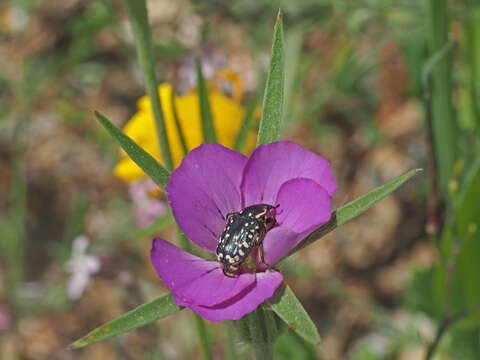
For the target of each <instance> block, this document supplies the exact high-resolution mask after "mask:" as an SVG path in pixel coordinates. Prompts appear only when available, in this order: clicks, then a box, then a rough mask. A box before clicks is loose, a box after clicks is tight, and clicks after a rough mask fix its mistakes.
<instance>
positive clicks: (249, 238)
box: [216, 204, 278, 277]
mask: <svg viewBox="0 0 480 360" xmlns="http://www.w3.org/2000/svg"><path fill="white" fill-rule="evenodd" d="M277 207H278V206H272V205H266V204H258V205H252V206H249V207H246V208H245V209H243V210H242V211H240V212H234V213H231V214H228V215H227V218H226V221H227V223H226V225H225V230H224V231H223V233H222V235H221V236H220V239H219V241H218V245H217V250H216V254H217V259H218V261H219V262H220V263H221V264H222V266H223V273H224V274H225V275H226V276H229V277H234V276H236V274H237V273H238V271H239V270H240V266H241V265H242V263H243V262H244V261H245V259H246V258H247V257H248V255H249V254H250V252H251V251H252V249H253V248H254V247H256V246H258V249H259V255H260V260H261V261H262V263H265V261H264V258H263V239H264V238H265V235H266V233H267V231H268V230H270V229H271V228H272V227H273V226H275V224H276V220H275V209H276V208H277Z"/></svg>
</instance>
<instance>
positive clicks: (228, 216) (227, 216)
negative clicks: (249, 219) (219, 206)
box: [222, 211, 239, 220]
mask: <svg viewBox="0 0 480 360" xmlns="http://www.w3.org/2000/svg"><path fill="white" fill-rule="evenodd" d="M238 214H239V213H238V212H236V211H235V212H231V213H228V214H227V215H226V217H225V218H224V220H228V219H229V218H230V216H233V215H238ZM222 217H223V215H222Z"/></svg>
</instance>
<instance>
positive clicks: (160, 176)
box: [95, 111, 170, 189]
mask: <svg viewBox="0 0 480 360" xmlns="http://www.w3.org/2000/svg"><path fill="white" fill-rule="evenodd" d="M95 116H96V117H97V119H98V121H100V123H101V124H102V125H103V127H104V128H105V129H106V130H107V131H108V132H109V134H110V135H111V136H112V137H113V138H114V139H115V140H117V141H118V143H119V145H120V146H121V147H122V149H123V150H125V152H126V153H127V154H128V156H130V158H131V159H132V160H133V161H135V163H136V164H137V165H138V166H140V168H141V169H142V170H143V171H144V172H145V173H146V174H147V175H148V176H149V177H150V178H151V179H152V180H153V181H154V182H155V184H157V185H158V186H160V188H162V189H165V187H166V186H167V184H168V181H169V180H170V173H169V172H168V171H167V169H165V168H164V167H163V166H162V165H160V164H159V163H158V161H157V160H155V159H154V158H153V156H152V155H150V154H149V153H147V152H146V151H145V150H143V149H142V148H141V147H140V146H138V145H137V144H136V143H135V141H133V140H132V139H130V138H129V137H128V136H127V135H125V134H124V133H123V132H122V131H121V130H120V129H119V128H117V127H116V126H115V125H114V124H112V123H111V122H110V120H108V119H107V118H106V117H105V116H103V115H102V114H100V113H99V112H97V111H95Z"/></svg>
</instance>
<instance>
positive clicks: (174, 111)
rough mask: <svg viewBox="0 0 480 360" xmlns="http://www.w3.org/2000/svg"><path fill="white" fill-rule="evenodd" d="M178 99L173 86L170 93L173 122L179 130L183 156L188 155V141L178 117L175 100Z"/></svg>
mask: <svg viewBox="0 0 480 360" xmlns="http://www.w3.org/2000/svg"><path fill="white" fill-rule="evenodd" d="M176 98H177V93H176V91H175V89H174V87H173V86H172V91H171V92H170V103H171V106H172V114H173V120H174V122H175V127H176V128H177V133H178V138H179V139H180V144H181V145H182V150H183V156H185V155H187V154H188V146H187V141H186V140H185V135H184V134H183V129H182V124H181V123H180V118H179V117H178V112H177V105H176V102H175V99H176Z"/></svg>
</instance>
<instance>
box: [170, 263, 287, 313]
mask: <svg viewBox="0 0 480 360" xmlns="http://www.w3.org/2000/svg"><path fill="white" fill-rule="evenodd" d="M282 280H283V277H282V274H280V273H279V272H277V271H275V270H267V271H265V272H259V273H257V274H256V282H255V283H254V284H253V285H252V286H250V287H249V289H248V291H247V290H246V291H245V292H242V293H241V294H239V295H238V296H237V297H235V298H232V299H230V300H228V301H226V302H224V303H222V304H218V305H216V306H213V307H205V306H198V305H186V306H187V307H188V308H190V309H191V310H192V311H194V312H196V313H197V314H199V315H201V316H202V317H204V318H205V319H207V320H210V321H223V320H238V319H240V318H241V317H243V316H244V315H245V314H248V313H249V312H252V311H253V310H255V309H256V308H257V307H258V306H259V305H260V304H261V303H262V302H264V301H265V300H267V299H269V298H270V297H272V295H273V293H274V292H275V290H276V289H277V287H278V286H279V285H280V284H281V283H282ZM174 300H175V302H176V301H177V300H176V299H175V297H174Z"/></svg>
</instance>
